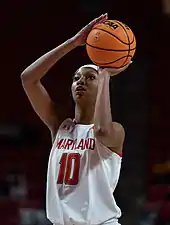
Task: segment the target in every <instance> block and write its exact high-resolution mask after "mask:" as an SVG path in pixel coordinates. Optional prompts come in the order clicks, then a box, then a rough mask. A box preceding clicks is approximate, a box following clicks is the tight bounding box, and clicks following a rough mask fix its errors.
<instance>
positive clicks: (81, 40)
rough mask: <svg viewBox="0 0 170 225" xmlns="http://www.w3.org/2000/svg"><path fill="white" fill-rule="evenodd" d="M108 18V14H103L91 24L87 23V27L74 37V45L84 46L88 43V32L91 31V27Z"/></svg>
mask: <svg viewBox="0 0 170 225" xmlns="http://www.w3.org/2000/svg"><path fill="white" fill-rule="evenodd" d="M107 19H108V14H107V13H105V14H102V15H101V16H99V17H97V18H96V19H94V20H92V21H91V22H90V23H89V24H87V25H86V26H85V27H83V28H82V29H81V30H80V31H79V32H78V33H77V34H76V35H75V36H74V37H73V38H72V41H73V44H74V46H76V47H77V46H82V45H85V44H86V39H87V36H88V34H89V33H90V31H91V29H92V28H93V27H94V26H95V25H97V24H99V23H103V22H104V21H106V20H107Z"/></svg>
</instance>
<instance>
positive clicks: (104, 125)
mask: <svg viewBox="0 0 170 225" xmlns="http://www.w3.org/2000/svg"><path fill="white" fill-rule="evenodd" d="M101 73H104V74H99V76H100V77H99V84H98V94H97V99H96V105H95V114H94V125H95V130H96V131H101V132H103V131H107V130H108V129H109V128H110V127H111V126H112V115H111V106H110V93H109V81H110V76H109V74H108V73H107V72H101Z"/></svg>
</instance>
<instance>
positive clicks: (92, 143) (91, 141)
mask: <svg viewBox="0 0 170 225" xmlns="http://www.w3.org/2000/svg"><path fill="white" fill-rule="evenodd" d="M89 142H90V143H89V149H90V150H94V148H95V139H93V138H89Z"/></svg>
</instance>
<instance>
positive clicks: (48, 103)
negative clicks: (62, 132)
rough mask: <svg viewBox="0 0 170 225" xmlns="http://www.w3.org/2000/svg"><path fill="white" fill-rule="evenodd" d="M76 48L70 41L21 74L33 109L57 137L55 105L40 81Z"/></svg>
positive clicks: (57, 119)
mask: <svg viewBox="0 0 170 225" xmlns="http://www.w3.org/2000/svg"><path fill="white" fill-rule="evenodd" d="M74 48H75V46H74V41H73V40H72V39H70V40H68V41H66V42H64V43H63V44H61V45H60V46H58V47H57V48H54V49H53V50H51V51H50V52H48V53H46V54H45V55H43V56H41V57H40V58H39V59H37V60H36V61H35V62H34V63H32V64H31V65H30V66H29V67H28V68H26V69H25V70H24V71H23V72H22V74H21V81H22V85H23V88H24V90H25V92H26V94H27V96H28V99H29V100H30V102H31V105H32V107H33V109H34V110H35V112H36V113H37V114H38V116H39V117H40V118H41V120H42V121H43V122H44V123H45V124H46V125H47V127H48V128H49V129H50V131H51V133H52V135H55V133H56V131H57V128H58V126H59V118H58V115H57V113H56V109H55V104H54V103H53V102H52V100H51V98H50V96H49V94H48V93H47V91H46V89H45V88H44V86H43V85H42V84H41V81H40V80H41V78H42V77H43V76H44V75H45V74H46V73H47V72H48V70H49V69H50V68H51V67H52V66H53V65H54V64H55V63H56V62H57V61H58V60H59V59H61V58H62V57H63V56H64V55H66V54H67V53H68V52H70V51H71V50H72V49H74Z"/></svg>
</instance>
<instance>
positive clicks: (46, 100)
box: [21, 14, 107, 137]
mask: <svg viewBox="0 0 170 225" xmlns="http://www.w3.org/2000/svg"><path fill="white" fill-rule="evenodd" d="M106 17H107V16H106V14H105V15H103V14H102V15H101V16H100V17H98V18H96V19H94V20H93V21H91V22H90V23H89V24H88V25H87V26H85V27H84V28H83V29H82V30H80V31H79V32H78V33H77V34H76V35H75V36H74V37H73V38H71V39H69V40H67V41H66V42H64V43H63V44H61V45H60V46H58V47H56V48H54V49H53V50H51V51H50V52H48V53H46V54H45V55H43V56H41V57H40V58H39V59H37V60H36V61H35V62H34V63H32V64H31V65H30V66H29V67H28V68H26V69H25V70H24V71H23V72H22V74H21V81H22V85H23V88H24V90H25V92H26V94H27V96H28V99H29V100H30V102H31V105H32V107H33V109H34V110H35V112H36V113H37V114H38V116H39V117H40V118H41V120H42V121H43V122H44V123H45V124H46V125H47V127H48V128H49V129H50V131H51V133H52V137H54V136H55V134H56V132H57V129H58V127H59V124H60V122H59V117H58V115H57V113H56V109H55V104H54V103H53V101H52V100H51V98H50V96H49V94H48V93H47V91H46V89H45V88H44V87H43V85H42V84H41V81H40V80H41V78H42V77H43V76H44V75H45V74H46V73H47V72H48V71H49V70H50V68H51V67H52V66H53V65H54V64H55V63H56V62H57V61H58V60H60V59H61V58H62V57H63V56H64V55H66V54H67V53H68V52H70V51H71V50H73V49H74V48H76V47H77V46H81V45H84V44H85V41H86V38H87V35H88V33H89V32H90V30H91V29H92V27H93V26H94V25H95V24H97V23H99V22H103V21H104V20H106Z"/></svg>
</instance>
